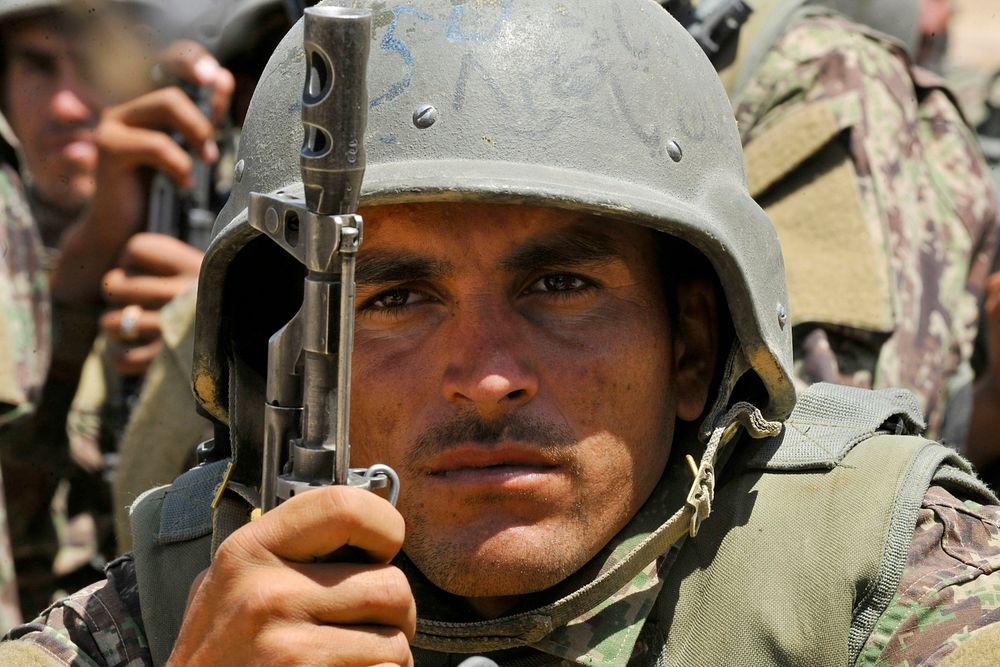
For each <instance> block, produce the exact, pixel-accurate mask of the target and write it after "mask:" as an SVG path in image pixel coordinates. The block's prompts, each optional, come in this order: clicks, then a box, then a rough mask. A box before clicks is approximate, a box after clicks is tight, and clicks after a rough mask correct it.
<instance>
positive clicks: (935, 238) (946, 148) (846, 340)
mask: <svg viewBox="0 0 1000 667" xmlns="http://www.w3.org/2000/svg"><path fill="white" fill-rule="evenodd" d="M667 7H668V9H670V10H671V12H673V13H674V14H675V15H677V16H679V17H681V20H682V22H684V23H687V24H688V26H689V30H691V31H692V32H693V33H694V34H695V35H696V36H697V37H699V42H700V43H701V44H702V46H703V48H705V49H706V51H708V52H709V55H710V56H711V57H712V60H713V63H714V64H715V65H716V68H717V69H718V70H719V72H720V75H721V77H722V80H723V82H724V84H725V85H726V88H727V92H728V93H729V95H730V98H731V100H732V102H733V107H734V109H735V112H736V119H737V121H738V123H739V129H740V134H741V137H742V139H743V143H744V148H745V152H746V159H747V166H748V178H749V181H750V192H751V194H752V195H753V196H754V197H755V198H756V199H757V201H758V202H759V203H760V204H761V205H762V206H763V207H764V208H765V210H766V211H767V213H768V215H769V217H770V218H771V219H772V220H773V221H774V223H775V226H776V227H777V230H778V236H779V238H780V240H781V244H782V248H783V250H784V254H785V258H786V270H787V273H788V282H789V292H790V295H789V301H790V316H791V320H792V323H793V325H794V345H795V359H796V376H797V380H798V382H799V386H800V388H802V387H803V386H805V385H808V384H811V383H813V382H818V381H826V382H835V383H840V384H850V385H856V386H863V387H876V388H878V387H888V386H900V387H907V388H909V389H911V390H913V391H914V392H915V393H916V395H917V397H918V399H919V400H920V403H921V407H922V408H923V410H924V412H925V414H926V415H927V421H928V433H929V435H931V437H940V436H941V435H942V434H944V437H945V438H946V439H947V440H950V441H952V442H961V441H962V440H964V432H962V431H961V429H960V428H959V429H956V430H954V431H949V430H948V427H949V424H948V422H949V421H956V422H958V423H960V424H963V425H964V424H965V423H967V422H966V420H964V419H961V418H954V419H952V417H951V416H950V409H951V405H950V403H951V401H952V399H953V398H954V397H955V396H956V394H957V393H958V392H959V391H960V390H961V389H962V388H963V387H964V388H968V386H969V384H970V382H971V380H972V368H971V364H970V359H971V356H972V347H973V340H974V338H975V331H976V318H977V304H978V303H979V300H980V298H981V296H982V294H983V290H984V285H985V280H986V276H987V274H988V269H989V262H990V259H991V258H992V256H993V252H994V248H995V247H996V230H995V226H994V219H995V216H996V201H995V199H994V196H993V192H992V186H991V183H990V178H989V172H988V170H987V167H986V165H985V163H984V162H983V159H982V157H981V155H980V153H979V149H978V147H977V145H976V140H975V137H974V135H973V133H972V131H971V130H970V128H969V127H968V126H967V124H966V122H965V120H964V118H963V117H962V114H961V112H960V111H959V110H958V108H957V107H956V104H955V101H954V99H953V98H952V97H951V95H950V93H949V92H948V90H947V89H946V88H945V86H944V83H943V81H942V80H940V79H938V78H937V77H935V76H933V75H932V74H930V73H929V72H927V71H926V70H922V69H919V68H917V67H914V66H913V64H912V62H911V59H910V57H909V55H908V53H913V52H914V51H915V50H916V48H917V45H918V43H919V41H920V37H919V33H920V5H919V2H918V0H894V1H893V2H883V1H880V2H856V1H854V0H750V1H748V2H739V1H738V0H735V1H734V2H720V3H704V2H703V3H701V4H699V5H698V7H697V8H691V7H690V6H688V5H687V3H684V2H668V3H667ZM709 9H711V10H712V11H707V10H709ZM723 19H732V20H723ZM733 26H738V27H736V28H735V29H733ZM959 404H960V405H958V406H956V407H957V408H958V409H964V410H965V411H966V413H967V411H968V410H969V400H968V396H966V400H964V401H960V402H959ZM955 431H957V432H955Z"/></svg>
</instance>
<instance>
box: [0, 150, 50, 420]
mask: <svg viewBox="0 0 1000 667" xmlns="http://www.w3.org/2000/svg"><path fill="white" fill-rule="evenodd" d="M50 328H51V322H50V312H49V296H48V274H47V272H46V268H45V253H44V249H43V248H42V241H41V238H40V237H39V235H38V230H37V229H36V228H35V223H34V220H33V218H32V217H31V211H30V209H29V206H28V200H27V197H26V196H25V193H24V190H23V188H22V187H21V182H20V179H19V178H18V175H17V172H16V171H15V170H14V168H13V167H12V166H10V165H8V164H2V165H0V427H3V426H5V425H6V424H9V423H11V422H13V421H15V420H17V419H18V418H20V417H22V416H24V415H26V414H29V413H31V412H32V410H33V409H34V407H35V405H37V403H38V399H39V397H40V394H41V390H42V385H43V383H44V382H45V374H46V372H47V371H48V365H49V350H50V343H49V337H50Z"/></svg>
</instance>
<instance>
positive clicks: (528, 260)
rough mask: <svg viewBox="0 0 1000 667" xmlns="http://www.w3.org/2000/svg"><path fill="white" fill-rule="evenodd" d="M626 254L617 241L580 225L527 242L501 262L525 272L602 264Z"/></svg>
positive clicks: (504, 265) (510, 269)
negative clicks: (542, 268)
mask: <svg viewBox="0 0 1000 667" xmlns="http://www.w3.org/2000/svg"><path fill="white" fill-rule="evenodd" d="M623 257H624V251H623V249H622V247H621V245H620V243H618V242H617V241H616V240H614V239H612V238H611V237H610V236H608V235H607V234H604V233H601V232H600V231H597V230H595V229H593V228H592V227H590V226H584V225H576V226H572V227H569V228H568V229H565V230H563V231H560V232H559V233H558V234H557V235H553V236H551V237H549V238H542V239H537V240H532V241H529V242H528V243H525V244H524V245H522V246H520V247H518V248H516V249H515V250H514V251H512V252H511V253H510V254H509V255H508V256H507V257H505V258H504V259H503V261H502V262H501V265H502V266H503V267H504V268H505V269H507V270H508V271H525V270H531V269H537V268H539V267H567V268H570V267H574V266H583V265H601V264H608V263H610V262H612V261H614V260H616V259H622V258H623Z"/></svg>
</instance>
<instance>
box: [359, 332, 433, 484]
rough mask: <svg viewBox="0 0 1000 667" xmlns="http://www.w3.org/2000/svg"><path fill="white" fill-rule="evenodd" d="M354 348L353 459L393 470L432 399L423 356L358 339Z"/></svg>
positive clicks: (428, 370)
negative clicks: (390, 466)
mask: <svg viewBox="0 0 1000 667" xmlns="http://www.w3.org/2000/svg"><path fill="white" fill-rule="evenodd" d="M358 343H359V344H357V345H356V346H355V352H354V357H353V360H352V362H353V363H352V369H351V375H352V382H351V445H352V454H353V455H354V458H355V460H356V462H357V465H372V464H374V463H386V464H388V465H392V466H394V467H397V466H398V464H399V461H400V460H401V459H402V456H403V454H404V453H405V448H406V447H407V444H408V443H410V442H412V441H413V440H414V438H415V436H416V433H417V431H416V428H418V427H419V424H420V423H421V418H420V412H421V410H422V408H423V406H426V405H428V404H429V403H430V402H432V401H433V399H434V395H435V394H434V391H433V389H434V387H433V384H432V378H433V374H432V372H431V369H430V367H429V365H428V364H427V363H426V361H425V360H424V359H423V357H422V355H419V354H414V353H413V352H412V351H411V352H408V353H404V352H403V351H401V350H398V349H396V348H395V346H392V345H386V344H384V342H378V341H366V340H364V338H363V337H362V338H361V339H360V340H359V341H358ZM398 471H399V470H398V467H397V472H398Z"/></svg>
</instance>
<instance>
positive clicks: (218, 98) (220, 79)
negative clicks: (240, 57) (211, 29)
mask: <svg viewBox="0 0 1000 667" xmlns="http://www.w3.org/2000/svg"><path fill="white" fill-rule="evenodd" d="M159 64H160V69H161V70H162V71H163V72H164V73H165V74H168V75H170V76H171V77H173V78H176V79H179V80H183V81H190V82H192V83H195V84H197V85H198V86H211V87H212V100H211V102H212V120H213V121H215V122H218V121H220V120H221V119H222V116H223V115H224V114H225V112H226V110H227V109H228V108H229V103H230V102H231V100H232V97H233V90H234V89H235V88H236V79H235V78H234V77H233V75H232V73H231V72H230V71H229V70H227V69H226V68H225V67H223V66H222V65H220V64H219V61H217V60H216V59H215V57H214V56H213V55H212V53H211V52H210V51H209V50H208V49H206V48H205V47H204V46H202V45H201V44H199V43H198V42H194V41H191V40H189V39H181V40H177V41H175V42H173V43H171V44H170V45H169V46H167V48H166V49H164V50H163V51H162V52H161V53H160V62H159Z"/></svg>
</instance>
